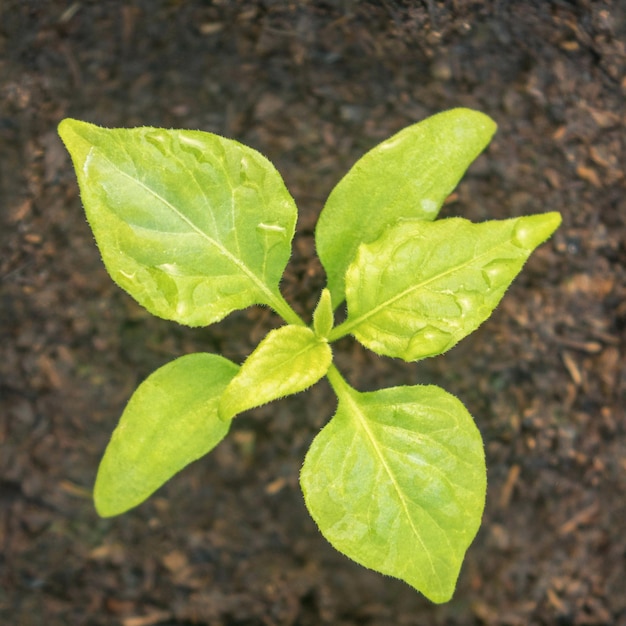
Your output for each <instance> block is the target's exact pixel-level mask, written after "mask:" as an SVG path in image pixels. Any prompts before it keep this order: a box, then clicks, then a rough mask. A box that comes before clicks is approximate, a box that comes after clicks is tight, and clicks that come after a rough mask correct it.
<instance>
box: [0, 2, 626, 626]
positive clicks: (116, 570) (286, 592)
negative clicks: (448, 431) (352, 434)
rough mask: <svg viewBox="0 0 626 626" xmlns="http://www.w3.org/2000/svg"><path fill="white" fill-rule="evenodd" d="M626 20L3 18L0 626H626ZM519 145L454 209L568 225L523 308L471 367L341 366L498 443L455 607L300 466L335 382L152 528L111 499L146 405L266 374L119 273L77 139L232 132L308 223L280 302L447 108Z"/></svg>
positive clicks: (204, 5)
mask: <svg viewBox="0 0 626 626" xmlns="http://www.w3.org/2000/svg"><path fill="white" fill-rule="evenodd" d="M625 42H626V3H625V2H624V1H623V0H613V1H611V0H598V1H591V0H533V1H528V2H517V3H513V2H505V1H499V0H498V1H492V2H488V1H482V0H421V1H418V0H413V1H409V0H405V1H401V0H381V1H379V2H374V1H371V2H366V1H362V2H357V1H354V0H343V1H341V0H327V1H321V0H305V1H301V2H279V1H272V0H264V1H257V2H252V1H247V0H235V1H232V2H228V1H225V0H214V1H208V0H207V1H199V0H196V1H184V0H137V1H135V2H131V1H122V0H110V1H108V0H107V1H96V0H84V1H75V2H73V1H61V0H47V1H43V0H41V1H37V0H1V1H0V621H1V622H2V623H7V624H15V625H20V626H30V625H41V624H46V625H47V626H57V625H59V626H61V625H68V624H86V625H94V626H96V625H110V624H120V625H122V626H149V625H159V626H167V625H172V626H173V625H187V624H201V625H209V626H235V625H237V626H257V625H259V626H309V625H323V624H329V625H333V626H344V625H345V626H348V625H352V624H365V625H368V626H390V625H393V626H418V625H419V626H421V625H428V626H431V625H438V624H441V625H446V626H456V625H459V626H460V625H471V624H486V625H494V626H495V625H509V626H525V625H529V624H538V625H544V624H545V625H550V624H559V625H561V626H566V625H613V624H617V625H623V624H626V594H625V593H624V580H625V579H626V533H625V532H624V529H625V526H624V520H625V519H626V440H625V434H626V418H625V415H624V401H625V399H626V360H625V356H624V349H625V347H626V333H625V326H626V280H625V276H626V228H625V222H626V206H625V202H626V201H625V198H626V195H625V178H624V164H625V163H626V158H625V157H626V147H625V143H626V133H625V126H626V108H625V106H624V105H625V95H626V44H625ZM456 106H466V107H470V108H475V109H478V110H481V111H483V112H485V113H487V114H488V115H490V116H491V117H493V118H494V119H495V120H496V121H497V123H498V125H499V131H498V133H497V135H496V137H495V138H494V140H493V142H492V143H491V145H490V147H489V148H488V149H487V150H486V152H485V153H484V154H483V155H481V156H480V157H479V158H478V159H477V160H476V162H475V163H474V164H473V165H472V166H471V167H470V169H469V171H468V174H467V175H466V177H465V178H464V180H463V181H462V182H461V184H460V185H459V187H458V188H457V190H456V191H455V192H454V193H453V195H452V196H451V197H450V198H449V199H448V201H447V203H446V205H445V206H444V209H443V211H442V215H443V216H451V215H459V216H463V217H467V218H469V219H472V220H475V221H481V220H485V219H490V218H507V217H512V216H517V215H523V214H530V213H536V212H543V211H554V210H556V211H560V212H561V213H562V215H563V225H562V227H561V228H560V229H559V231H558V232H557V233H556V235H555V236H554V237H553V238H552V239H551V240H550V241H549V242H548V243H547V244H544V245H543V246H542V247H541V248H540V249H539V250H538V251H537V252H536V253H535V254H534V255H533V257H532V258H531V259H530V261H529V263H528V264H527V266H526V268H525V270H524V271H523V272H522V274H521V275H520V276H519V278H518V279H517V280H516V282H515V283H514V285H513V286H512V287H511V289H510V290H509V292H508V293H507V295H506V296H505V298H504V300H503V302H502V304H501V306H500V307H499V309H498V310H497V311H496V312H495V314H494V315H493V317H492V318H491V319H490V320H489V321H488V322H486V323H485V324H484V325H483V326H482V327H481V329H479V331H477V332H476V333H474V334H473V335H471V336H470V337H468V338H467V339H465V340H464V341H463V342H462V343H461V344H460V345H459V346H458V347H456V348H455V349H454V350H452V351H450V352H449V353H447V354H446V355H443V356H440V357H438V358H435V359H428V360H426V361H423V362H420V363H417V364H410V365H408V364H404V363H400V362H396V361H393V360H390V359H383V358H377V357H374V356H373V355H371V354H369V353H367V351H365V350H363V349H361V348H359V347H358V346H357V345H356V343H355V342H354V341H352V340H350V339H344V340H342V341H340V342H338V343H337V344H336V345H335V346H334V348H335V353H336V358H337V361H338V363H339V366H340V368H341V369H342V370H343V371H344V372H345V373H346V375H347V376H348V378H349V379H350V381H351V383H352V384H353V385H354V386H356V387H357V388H359V389H361V390H366V389H377V388H381V387H388V386H392V385H397V384H417V383H430V382H436V383H437V384H439V385H441V386H443V387H444V388H446V389H447V390H448V391H450V392H452V393H454V394H455V395H457V396H458V397H459V398H460V399H461V400H462V401H463V402H464V403H465V404H466V406H467V407H468V408H469V409H470V411H471V412H472V414H473V415H474V416H475V418H476V422H477V424H478V427H479V428H480V430H481V432H482V434H483V437H484V439H485V448H486V454H487V466H488V476H489V486H488V501H487V508H486V511H485V517H484V522H483V526H482V528H481V530H480V532H479V534H478V536H477V538H476V540H475V542H474V543H473V545H472V546H471V548H470V550H469V552H468V555H467V558H466V561H465V564H464V566H463V570H462V573H461V577H460V580H459V584H458V588H457V591H456V594H455V596H454V598H453V600H452V601H451V602H450V603H448V604H446V605H442V606H435V605H432V604H430V603H429V602H428V601H426V600H425V599H424V598H423V597H422V596H420V595H419V594H417V593H416V592H415V591H414V590H412V589H411V588H409V587H408V586H406V585H405V584H403V583H401V582H399V581H396V580H392V579H388V578H384V577H382V576H380V575H378V574H376V573H373V572H369V571H367V570H365V569H363V568H361V567H359V566H357V565H355V564H354V563H352V562H350V561H349V560H348V559H347V558H345V557H343V556H341V555H339V554H338V553H336V552H335V551H334V550H333V549H332V548H331V547H330V546H329V545H328V544H327V543H326V542H325V540H324V539H323V538H322V537H321V535H320V534H319V533H318V531H317V529H316V527H315V524H314V522H313V521H312V520H311V519H310V517H309V516H308V514H307V512H306V510H305V508H304V505H303V501H302V496H301V493H300V490H299V485H298V472H299V468H300V465H301V462H302V459H303V457H304V454H305V452H306V450H307V448H308V445H309V444H310V442H311V440H312V439H313V437H314V436H315V434H316V432H318V430H319V429H320V428H321V427H322V426H323V425H324V424H325V423H326V421H327V420H328V419H329V418H330V416H331V415H332V413H333V411H334V408H335V406H334V396H333V394H332V392H331V391H330V388H329V387H328V385H327V384H326V383H325V382H322V383H320V384H318V385H317V386H316V387H314V388H313V389H312V390H310V391H309V392H307V393H306V394H301V395H298V396H294V397H291V398H288V399H286V400H283V401H281V402H277V403H273V404H271V405H269V406H266V407H262V408H260V409H257V410H255V411H250V412H248V413H245V414H244V415H242V416H240V417H238V418H237V420H236V423H235V425H234V427H233V430H232V431H231V434H230V435H229V437H228V438H227V439H226V440H225V441H224V442H223V443H222V444H221V445H220V446H219V447H218V448H217V449H216V450H215V451H214V452H213V453H212V454H211V455H209V456H208V457H206V458H205V459H202V460H200V461H198V462H196V463H195V464H193V465H192V466H190V467H188V468H187V469H186V470H185V471H183V472H182V473H181V474H180V475H178V476H177V477H175V478H174V479H173V480H172V481H171V482H170V483H168V485H166V486H165V487H164V488H162V489H161V490H160V491H159V492H158V493H157V494H156V495H155V496H154V497H153V498H151V499H150V500H149V501H148V502H146V503H145V504H143V505H142V506H140V507H138V508H137V509H136V510H134V511H132V512H130V513H128V514H126V515H124V516H122V517H120V518H115V519H108V520H102V519H99V518H98V516H97V515H96V513H95V511H94V509H93V505H92V502H91V495H90V492H91V489H92V485H93V481H94V478H95V472H96V469H97V464H98V462H99V459H100V456H101V454H102V452H103V450H104V448H105V446H106V443H107V441H108V438H109V436H110V433H111V431H112V430H113V428H114V427H115V424H116V423H117V420H118V417H119V415H120V413H121V411H122V410H123V407H124V405H125V402H126V401H127V400H128V398H129V396H130V394H131V393H132V391H133V390H134V388H135V387H136V386H137V384H138V383H139V382H141V380H143V379H144V378H145V377H146V376H147V375H148V374H149V373H150V372H152V371H153V370H155V369H156V368H157V367H159V366H160V365H162V364H163V363H165V362H167V361H169V360H171V359H172V358H175V357H176V356H179V355H181V354H185V353H188V352H193V351H207V352H220V353H222V354H224V355H225V356H227V357H228V358H231V359H233V360H235V361H237V362H241V361H242V360H243V359H244V358H245V356H246V355H247V354H248V353H249V352H250V351H251V350H252V349H253V348H254V346H255V345H256V343H257V342H258V341H259V339H260V338H261V337H262V336H263V335H264V333H265V332H266V331H267V330H268V329H269V328H271V327H272V326H275V325H276V324H277V323H278V320H276V319H275V318H274V317H273V315H272V314H271V313H270V312H269V311H267V310H262V309H258V308H254V309H249V310H247V311H243V312H239V313H236V314H233V315H231V316H230V317H229V318H227V319H226V320H224V321H223V322H221V323H220V324H218V325H214V326H211V327H208V328H205V329H195V330H191V329H186V328H183V327H180V326H177V325H176V324H173V323H169V322H164V321H162V320H158V319H155V318H152V317H150V316H149V315H148V314H147V313H145V312H144V311H143V310H142V309H140V308H139V307H138V306H137V305H136V304H135V303H134V302H133V301H132V300H131V299H130V298H129V297H128V296H127V295H126V294H125V293H123V292H122V291H121V290H119V289H118V288H117V287H116V286H115V285H114V284H113V283H112V281H111V280H110V279H109V278H108V276H107V274H106V272H105V270H104V268H103V266H102V264H101V261H100V259H99V255H98V251H97V249H96V246H95V243H94V241H93V238H92V236H91V233H90V231H89V229H88V227H87V224H86V222H85V219H84V216H83V212H82V209H81V206H80V200H79V197H78V189H77V185H76V181H75V176H74V173H73V171H72V168H71V164H70V160H69V157H68V155H67V154H66V152H65V150H64V148H63V146H62V144H61V142H60V140H59V138H58V136H57V134H56V126H57V124H58V122H59V121H60V120H61V119H63V118H64V117H75V118H78V119H83V120H87V121H90V122H94V123H97V124H100V125H104V126H136V125H153V126H162V127H180V128H191V129H201V130H206V131H211V132H215V133H219V134H222V135H225V136H227V137H231V138H235V139H238V140H240V141H242V142H244V143H246V144H248V145H250V146H252V147H254V148H256V149H257V150H259V151H261V152H262V153H264V154H265V155H266V156H267V157H269V158H270V159H271V160H272V161H273V162H274V164H275V165H276V167H277V168H278V170H279V171H280V172H281V174H282V175H283V177H284V179H285V182H286V184H287V187H288V188H289V190H290V191H291V193H292V194H293V196H294V198H295V199H296V202H297V204H298V206H299V211H300V214H299V222H298V231H297V235H296V238H295V240H294V245H293V258H292V261H291V263H290V265H289V268H288V271H287V274H286V276H285V279H284V281H283V283H282V288H283V292H284V295H285V297H286V298H287V299H288V300H289V301H290V302H291V303H292V305H293V306H294V308H296V310H297V311H298V312H299V313H301V314H302V315H303V316H305V319H310V314H311V312H312V310H313V308H314V306H315V303H316V301H317V299H318V297H319V291H320V289H321V288H322V287H323V286H324V282H325V281H324V274H323V270H322V269H321V267H320V265H319V262H318V261H317V259H316V257H315V248H314V239H313V233H314V227H315V222H316V219H317V216H318V214H319V212H320V210H321V208H322V207H323V204H324V201H325V198H326V197H327V195H328V193H329V192H330V190H331V189H332V188H333V186H334V185H335V184H336V183H337V182H338V180H339V179H340V178H341V177H342V176H343V174H344V173H345V172H346V171H347V170H348V169H349V167H350V166H351V165H352V164H353V163H354V162H355V161H356V160H357V159H358V158H359V157H360V156H361V155H362V154H363V153H364V152H365V151H366V150H368V149H369V148H371V147H373V146H374V145H375V144H377V143H378V142H379V141H381V140H383V139H385V138H386V137H388V136H390V135H391V134H393V133H394V132H396V131H398V130H399V129H401V128H403V127H404V126H407V125H409V124H411V123H414V122H417V121H419V120H421V119H423V118H424V117H426V116H428V115H430V114H432V113H435V112H438V111H441V110H444V109H448V108H452V107H456Z"/></svg>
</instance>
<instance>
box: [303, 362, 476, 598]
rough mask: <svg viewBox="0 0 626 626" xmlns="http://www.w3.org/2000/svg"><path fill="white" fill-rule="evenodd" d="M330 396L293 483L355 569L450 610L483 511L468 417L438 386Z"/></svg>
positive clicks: (341, 390)
mask: <svg viewBox="0 0 626 626" xmlns="http://www.w3.org/2000/svg"><path fill="white" fill-rule="evenodd" d="M331 372H332V370H331ZM331 372H329V378H330V379H331V382H333V377H334V375H333V374H332V373H331ZM333 386H334V387H335V390H336V391H337V393H338V396H339V406H338V408H337V412H336V413H335V415H334V417H333V418H332V419H331V421H330V422H329V423H328V424H327V425H326V426H325V427H324V428H323V430H322V431H321V432H320V433H319V434H318V435H317V437H316V438H315V439H314V440H313V444H312V445H311V448H310V449H309V451H308V453H307V455H306V458H305V461H304V465H303V467H302V473H301V475H300V483H301V486H302V490H303V493H304V499H305V503H306V506H307V508H308V510H309V512H310V514H311V516H312V517H313V519H314V520H315V522H316V523H317V525H318V526H319V528H320V531H321V533H322V534H323V535H324V537H326V539H327V540H328V541H329V542H330V543H331V544H332V545H333V546H334V547H335V548H336V549H337V550H339V551H340V552H342V553H344V554H345V555H346V556H348V557H350V558H351V559H353V560H355V561H356V562H357V563H360V564H361V565H364V566H365V567H369V568H371V569H373V570H376V571H378V572H381V573H383V574H388V575H389V576H394V577H396V578H400V579H401V580H404V581H405V582H407V583H408V584H409V585H411V586H412V587H414V588H415V589H417V590H418V591H420V592H421V593H423V594H424V595H425V596H426V597H427V598H429V599H430V600H431V601H433V602H445V601H447V600H449V599H450V597H451V596H452V594H453V592H454V588H455V585H456V580H457V577H458V574H459V570H460V568H461V563H462V562H463V557H464V555H465V552H466V550H467V548H468V547H469V545H470V543H471V542H472V540H473V538H474V536H475V535H476V532H477V531H478V527H479V525H480V520H481V517H482V512H483V508H484V504H485V490H486V469H485V459H484V453H483V446H482V440H481V437H480V433H479V432H478V429H477V428H476V426H475V424H474V421H473V420H472V417H471V415H470V414H469V413H468V412H467V410H466V409H465V407H464V406H463V405H462V404H461V402H460V401H459V400H457V399H456V398H455V397H454V396H452V395H450V394H449V393H447V392H446V391H444V390H443V389H440V388H439V387H435V386H414V387H395V388H392V389H383V390H380V391H375V392H371V393H359V392H357V391H355V390H354V389H351V388H350V387H348V386H347V384H346V383H344V382H343V381H342V383H341V384H340V385H338V384H336V382H333Z"/></svg>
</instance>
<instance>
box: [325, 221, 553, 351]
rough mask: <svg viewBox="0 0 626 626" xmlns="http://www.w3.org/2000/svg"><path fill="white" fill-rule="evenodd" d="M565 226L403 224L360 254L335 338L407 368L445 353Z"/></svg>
mask: <svg viewBox="0 0 626 626" xmlns="http://www.w3.org/2000/svg"><path fill="white" fill-rule="evenodd" d="M560 222H561V217H560V215H559V214H558V213H545V214H542V215H532V216H529V217H519V218H514V219H509V220H502V221H490V222H483V223H481V224H473V223H471V222H469V221H467V220H465V219H461V218H450V219H444V220H437V221H435V222H426V221H424V220H406V221H403V222H400V223H399V224H397V225H396V226H393V227H391V228H389V229H388V230H387V231H385V233H384V234H383V235H382V236H381V237H380V238H379V239H378V240H377V241H375V242H373V243H371V244H363V245H362V246H361V247H360V248H359V252H358V254H357V257H356V259H355V260H354V262H353V263H352V265H351V266H350V268H349V270H348V272H347V275H346V285H347V297H346V300H347V304H348V317H347V320H346V322H344V324H342V325H341V326H338V327H337V328H336V329H335V331H334V332H335V333H336V334H337V335H339V334H342V333H343V334H345V333H346V332H349V333H352V334H353V335H354V336H355V337H356V338H357V339H358V340H359V341H360V342H361V343H362V344H363V345H365V346H366V347H368V348H369V349H370V350H373V351H374V352H377V353H378V354H384V355H386V356H391V357H399V358H402V359H404V360H405V361H416V360H418V359H423V358H425V357H428V356H433V355H436V354H441V353H442V352H445V351H446V350H448V349H450V348H451V347H452V346H454V345H455V344H456V343H457V342H458V341H460V340H461V339H462V338H463V337H465V336H466V335H468V334H469V333H471V332H472V331H474V330H475V329H476V328H477V327H478V326H479V325H480V324H481V323H482V322H483V321H485V320H486V319H487V318H488V317H489V316H490V315H491V313H492V311H493V309H494V308H495V307H496V306H497V304H498V303H499V302H500V300H501V298H502V296H503V295H504V292H505V291H506V289H507V288H508V286H509V285H510V283H511V282H512V280H513V279H514V278H515V276H516V275H517V274H518V273H519V271H520V270H521V269H522V266H523V264H524V263H525V261H526V259H527V258H528V257H529V255H530V253H531V252H532V251H533V250H534V249H535V248H536V247H537V246H538V245H539V244H540V243H542V242H543V241H545V240H546V239H547V238H548V237H549V236H550V235H551V234H552V233H553V232H554V231H555V230H556V228H557V227H558V225H559V224H560ZM330 338H331V339H335V338H336V337H334V336H333V333H331V335H330Z"/></svg>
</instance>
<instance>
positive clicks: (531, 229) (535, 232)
mask: <svg viewBox="0 0 626 626" xmlns="http://www.w3.org/2000/svg"><path fill="white" fill-rule="evenodd" d="M561 221H562V218H561V214H560V213H558V212H557V211H553V212H551V213H541V214H539V215H529V216H527V217H523V218H521V219H520V220H519V221H518V223H517V226H516V227H515V231H514V233H513V243H515V244H516V245H518V246H519V247H520V248H524V249H526V250H533V249H535V248H536V247H537V246H538V245H540V244H542V243H543V242H544V241H546V240H547V239H548V238H549V237H550V236H551V235H552V234H553V233H554V231H555V230H556V229H557V228H558V227H559V226H560V224H561Z"/></svg>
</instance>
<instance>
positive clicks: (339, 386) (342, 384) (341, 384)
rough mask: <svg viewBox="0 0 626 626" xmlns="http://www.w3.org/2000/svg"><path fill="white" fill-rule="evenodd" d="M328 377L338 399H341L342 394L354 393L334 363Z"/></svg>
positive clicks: (327, 373) (327, 374) (329, 369)
mask: <svg viewBox="0 0 626 626" xmlns="http://www.w3.org/2000/svg"><path fill="white" fill-rule="evenodd" d="M326 376H327V378H328V381H329V382H330V385H331V387H332V388H333V390H334V392H335V393H336V394H337V397H340V395H341V394H350V393H351V392H352V391H353V389H352V387H350V385H349V384H348V383H347V381H346V379H345V378H344V377H343V376H342V375H341V372H340V371H339V370H338V369H337V368H336V367H335V364H334V363H331V365H330V367H329V368H328V371H327V372H326Z"/></svg>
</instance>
